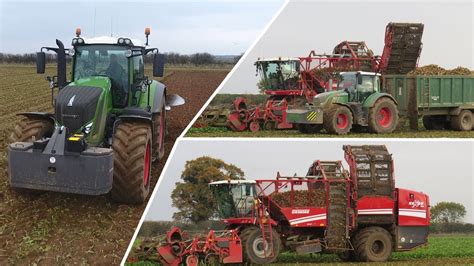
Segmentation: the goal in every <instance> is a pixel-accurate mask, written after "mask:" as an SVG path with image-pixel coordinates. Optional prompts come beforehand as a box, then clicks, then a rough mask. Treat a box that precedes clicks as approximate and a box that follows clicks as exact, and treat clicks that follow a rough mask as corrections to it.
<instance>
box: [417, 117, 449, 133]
mask: <svg viewBox="0 0 474 266" xmlns="http://www.w3.org/2000/svg"><path fill="white" fill-rule="evenodd" d="M446 124H447V119H446V116H444V115H442V116H433V115H425V116H423V126H424V127H425V129H427V130H443V129H445V128H446Z"/></svg>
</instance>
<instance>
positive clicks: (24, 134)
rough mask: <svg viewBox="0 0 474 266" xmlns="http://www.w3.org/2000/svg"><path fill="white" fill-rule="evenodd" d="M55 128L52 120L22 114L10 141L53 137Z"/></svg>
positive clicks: (31, 140) (28, 140)
mask: <svg viewBox="0 0 474 266" xmlns="http://www.w3.org/2000/svg"><path fill="white" fill-rule="evenodd" d="M53 130H54V125H53V123H52V122H51V121H48V120H46V119H38V118H33V117H27V116H22V118H21V119H20V120H19V121H18V122H16V124H15V127H14V128H13V132H12V133H11V135H10V143H13V142H33V141H35V140H38V139H41V138H43V137H51V135H52V133H53Z"/></svg>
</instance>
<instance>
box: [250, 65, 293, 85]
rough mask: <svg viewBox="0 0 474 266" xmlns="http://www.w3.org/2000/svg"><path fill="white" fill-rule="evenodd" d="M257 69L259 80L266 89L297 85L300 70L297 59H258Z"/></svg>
mask: <svg viewBox="0 0 474 266" xmlns="http://www.w3.org/2000/svg"><path fill="white" fill-rule="evenodd" d="M257 69H258V70H259V72H260V76H261V79H262V80H261V81H260V82H261V83H262V85H263V86H264V89H266V90H288V89H295V88H296V87H297V84H298V80H299V72H300V62H299V61H298V60H286V61H259V62H257Z"/></svg>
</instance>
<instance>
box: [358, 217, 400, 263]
mask: <svg viewBox="0 0 474 266" xmlns="http://www.w3.org/2000/svg"><path fill="white" fill-rule="evenodd" d="M354 248H355V250H354V251H355V255H356V257H357V260H358V261H361V262H385V261H387V260H388V259H389V258H390V256H391V255H392V249H393V243H392V236H391V235H390V233H389V232H387V230H385V229H384V228H382V227H375V226H371V227H366V228H364V229H362V230H360V231H359V232H358V233H357V235H356V237H355V241H354Z"/></svg>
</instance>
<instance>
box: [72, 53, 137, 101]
mask: <svg viewBox="0 0 474 266" xmlns="http://www.w3.org/2000/svg"><path fill="white" fill-rule="evenodd" d="M126 51H127V50H126V49H125V48H124V47H118V46H113V45H86V46H80V47H77V48H76V55H75V59H74V70H73V74H74V80H79V79H83V78H88V77H94V76H106V77H109V78H110V80H111V82H112V100H113V105H114V107H123V106H126V105H127V100H128V58H127V57H126Z"/></svg>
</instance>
